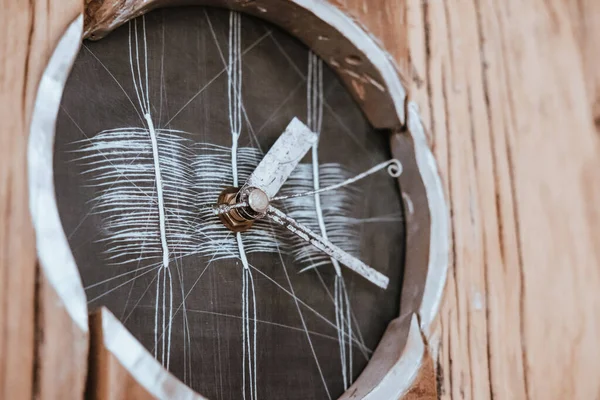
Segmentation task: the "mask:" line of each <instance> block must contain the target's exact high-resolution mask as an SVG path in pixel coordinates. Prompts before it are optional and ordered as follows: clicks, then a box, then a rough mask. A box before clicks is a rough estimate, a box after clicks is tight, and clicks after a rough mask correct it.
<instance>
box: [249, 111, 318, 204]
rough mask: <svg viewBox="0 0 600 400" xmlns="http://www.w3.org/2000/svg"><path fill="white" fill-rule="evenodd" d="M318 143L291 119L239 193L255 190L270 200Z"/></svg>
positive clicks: (305, 129)
mask: <svg viewBox="0 0 600 400" xmlns="http://www.w3.org/2000/svg"><path fill="white" fill-rule="evenodd" d="M317 140H318V136H317V134H316V133H314V132H312V131H311V130H310V129H309V128H308V126H306V125H304V124H303V123H302V122H300V120H299V119H298V118H294V119H293V120H292V122H290V123H289V125H288V126H287V128H285V131H284V132H283V133H282V134H281V136H279V139H277V141H276V142H275V144H274V145H273V146H272V147H271V149H270V150H269V151H268V152H267V154H266V155H265V156H264V158H263V159H262V160H261V162H260V163H259V164H258V166H257V167H256V169H255V170H254V172H252V174H251V175H250V177H249V178H248V180H247V181H246V183H244V186H243V187H242V190H241V191H242V192H243V191H244V190H245V189H246V188H257V189H260V190H261V191H262V192H263V193H264V194H266V195H267V197H268V200H271V199H272V198H273V197H275V195H276V194H277V192H279V189H281V186H282V185H283V184H284V183H285V181H287V179H288V178H289V176H290V174H291V173H292V171H293V170H294V169H295V168H296V166H297V165H298V163H300V160H301V159H302V158H303V157H304V156H305V155H306V153H308V151H309V150H310V149H311V148H312V146H313V145H314V144H315V143H316V142H317ZM250 206H252V204H250Z"/></svg>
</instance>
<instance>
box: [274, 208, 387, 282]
mask: <svg viewBox="0 0 600 400" xmlns="http://www.w3.org/2000/svg"><path fill="white" fill-rule="evenodd" d="M267 217H269V218H270V219H272V220H273V221H275V222H277V223H278V224H280V225H282V226H283V227H285V228H286V229H287V230H289V231H290V232H292V233H294V234H295V235H298V236H299V237H301V238H302V239H304V240H306V241H307V242H308V243H310V244H312V245H313V246H315V247H316V248H317V249H319V250H321V251H322V252H324V253H325V254H327V255H328V256H330V257H332V258H334V259H336V260H338V261H339V262H340V263H341V264H344V265H345V266H346V267H348V268H350V269H351V270H353V271H354V272H356V273H358V274H360V275H361V276H363V277H364V278H365V279H367V280H369V281H370V282H372V283H374V284H375V285H377V286H379V287H380V288H383V289H386V288H387V286H388V283H389V279H388V277H387V276H385V275H383V274H382V273H381V272H378V271H376V270H374V269H373V268H371V267H369V266H368V265H367V264H365V263H363V262H362V261H360V260H359V259H357V258H356V257H353V256H351V255H350V254H348V253H346V252H345V251H344V250H342V249H340V248H339V247H337V246H336V245H334V244H333V243H331V242H330V241H329V240H327V239H325V238H323V237H321V236H319V235H317V234H316V233H314V232H313V231H311V230H310V229H309V228H307V227H306V226H304V225H302V224H300V223H298V221H296V220H295V219H293V218H292V217H289V216H288V215H286V214H285V213H284V212H282V211H280V210H278V209H277V208H275V207H273V206H268V209H267Z"/></svg>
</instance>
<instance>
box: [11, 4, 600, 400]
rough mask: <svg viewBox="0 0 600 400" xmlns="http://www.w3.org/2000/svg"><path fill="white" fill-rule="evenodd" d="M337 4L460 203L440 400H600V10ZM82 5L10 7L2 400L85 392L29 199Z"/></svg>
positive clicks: (440, 358) (454, 206)
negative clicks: (374, 47) (37, 138)
mask: <svg viewBox="0 0 600 400" xmlns="http://www.w3.org/2000/svg"><path fill="white" fill-rule="evenodd" d="M331 1H333V2H335V3H336V4H337V5H339V7H341V8H342V9H344V10H347V12H348V13H349V14H351V15H352V16H354V17H355V18H356V19H357V20H358V21H360V22H361V23H362V24H363V25H364V26H365V27H366V28H367V29H368V30H370V31H371V32H372V33H373V34H374V35H375V36H377V37H378V38H380V40H381V42H382V43H383V45H384V46H385V48H386V49H387V50H388V51H389V52H390V53H391V54H392V55H393V56H394V57H395V58H396V60H397V62H398V65H399V68H400V70H401V72H402V74H403V75H404V76H405V77H406V78H407V81H408V82H410V87H409V92H410V97H411V99H412V100H414V101H416V102H417V103H418V104H419V106H420V107H421V111H422V115H423V119H424V122H425V125H426V126H427V127H428V129H429V133H430V142H431V146H432V148H433V150H434V154H435V156H436V158H437V161H438V164H439V168H440V171H441V174H442V178H443V181H444V184H445V189H446V194H447V197H448V199H449V202H450V207H451V219H452V221H451V223H452V252H451V254H450V255H449V257H450V259H451V271H450V274H449V280H448V285H447V290H446V295H445V300H444V306H443V308H442V311H441V315H440V321H439V324H438V331H437V332H438V335H437V338H438V339H439V342H440V343H439V352H438V353H437V354H434V365H435V366H436V368H437V376H438V385H439V387H438V389H439V394H440V396H441V398H443V399H449V398H453V399H462V398H468V399H491V398H496V399H498V398H501V399H523V398H531V399H586V400H587V399H598V398H600V379H599V378H600V345H599V344H598V343H597V340H598V337H600V66H599V65H598V64H599V63H600V2H598V1H597V0H578V1H574V0H573V1H570V0H529V1H520V0H347V1H343V0H331ZM82 7H83V4H82V3H81V0H60V1H59V0H54V1H51V2H47V1H42V0H31V1H30V2H24V1H21V0H2V1H1V2H0V9H1V10H2V12H1V13H0V32H1V36H0V37H1V38H2V39H0V106H1V107H0V155H1V156H0V360H2V361H1V362H0V398H5V399H26V398H30V397H32V396H36V397H37V398H59V399H68V398H77V397H78V396H80V395H81V394H83V390H84V386H83V385H84V384H85V374H86V372H85V365H84V363H85V360H86V353H87V349H80V348H77V347H75V346H73V343H74V342H76V340H73V339H74V338H77V337H82V336H85V335H87V333H85V332H70V331H68V332H65V328H64V327H65V324H64V322H62V321H64V318H67V317H66V314H65V311H64V309H62V307H61V306H60V302H58V301H57V299H56V295H55V293H54V292H53V290H52V288H51V287H50V286H49V285H48V283H47V282H46V281H45V278H44V276H43V274H40V273H39V272H38V269H37V268H36V261H35V250H34V239H33V238H34V235H33V229H32V227H31V222H30V217H29V212H28V203H27V200H26V199H27V171H26V149H27V133H28V126H29V122H30V117H31V111H32V108H33V103H34V97H35V93H36V90H37V84H38V82H39V79H40V76H41V74H42V70H43V68H44V67H45V64H46V61H47V59H48V57H49V56H50V54H51V51H52V50H53V48H54V46H55V44H56V42H57V40H58V38H59V37H60V35H61V34H62V32H63V31H64V29H65V28H66V26H67V25H68V23H70V22H71V21H72V20H73V19H74V18H75V17H76V16H77V15H78V14H79V13H80V12H81V9H82ZM67 371H69V372H68V373H67ZM73 371H76V372H73Z"/></svg>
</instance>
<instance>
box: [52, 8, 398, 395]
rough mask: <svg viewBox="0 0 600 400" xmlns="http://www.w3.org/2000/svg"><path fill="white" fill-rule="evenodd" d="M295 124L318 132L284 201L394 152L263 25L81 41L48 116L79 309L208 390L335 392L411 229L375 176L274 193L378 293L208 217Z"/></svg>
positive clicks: (303, 248)
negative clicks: (109, 318)
mask: <svg viewBox="0 0 600 400" xmlns="http://www.w3.org/2000/svg"><path fill="white" fill-rule="evenodd" d="M294 117H298V118H299V119H300V120H302V121H303V122H304V123H305V124H307V125H308V126H309V127H310V128H311V129H312V130H313V131H315V132H317V133H318V134H319V143H318V147H315V148H314V149H312V150H311V151H309V153H308V155H307V156H306V157H305V158H304V159H303V160H302V163H301V165H299V166H298V167H297V168H296V169H295V171H294V172H293V174H292V176H291V177H290V179H289V180H288V181H287V182H286V184H285V185H284V187H283V188H282V189H281V192H280V193H281V194H282V195H286V194H287V195H289V194H293V193H303V192H308V191H311V190H314V189H315V187H316V186H315V185H319V187H326V186H329V185H333V184H337V183H340V182H342V181H344V180H345V179H347V178H350V177H352V176H355V175H357V174H359V173H361V172H363V171H365V170H368V169H369V168H371V167H373V166H374V165H377V164H379V163H381V162H384V161H386V160H388V159H390V149H389V141H388V135H387V134H386V133H385V132H378V131H375V130H374V129H373V128H372V127H371V126H370V125H369V123H368V121H367V120H366V119H365V117H364V116H363V114H362V113H361V111H360V109H359V108H358V107H357V105H356V104H355V103H354V101H353V100H352V98H351V97H350V95H349V94H348V92H347V91H346V90H345V88H344V87H343V86H342V85H341V84H340V81H339V80H338V79H337V77H336V76H335V75H334V74H333V73H332V72H331V71H330V70H329V69H328V68H327V66H326V65H324V64H323V63H322V62H321V60H319V59H318V58H317V57H316V56H314V55H313V54H312V53H310V52H309V50H308V49H307V48H306V47H305V46H304V45H303V44H301V43H300V42H298V41H297V40H295V39H294V38H292V37H290V36H289V35H287V34H286V33H284V32H282V31H281V30H279V29H278V28H276V27H274V26H271V25H268V24H266V23H264V22H263V21H260V20H258V19H254V18H249V17H246V16H240V15H238V14H231V13H230V12H229V11H225V10H220V9H210V8H199V7H198V8H179V9H164V10H158V11H155V12H152V13H150V14H148V15H146V16H144V17H140V18H138V19H136V20H133V21H131V22H130V23H128V24H125V25H124V26H122V27H121V28H119V29H117V30H116V31H114V32H113V33H111V34H110V35H109V36H107V37H106V38H104V39H102V40H101V41H98V42H88V41H86V42H84V43H83V47H82V49H81V52H80V54H79V57H78V58H77V60H76V62H75V65H74V67H73V71H72V73H71V76H70V78H69V81H68V83H67V86H66V90H65V93H64V97H63V100H62V105H61V111H60V113H59V117H58V123H57V132H56V144H55V161H54V169H55V183H56V192H57V193H56V194H57V199H58V205H59V210H60V214H61V219H62V222H63V226H64V229H65V232H66V234H67V236H68V239H69V243H70V246H71V249H72V251H73V253H74V256H75V259H76V261H77V265H78V268H79V270H80V272H81V275H82V279H83V283H84V286H85V289H86V294H87V298H88V301H89V307H90V309H94V308H97V307H100V306H106V307H108V308H109V309H110V310H111V311H112V312H113V313H114V314H115V315H116V316H117V318H119V319H120V320H121V321H122V323H123V324H124V325H125V326H126V327H127V328H128V329H129V330H130V331H131V332H132V333H133V335H134V336H135V337H136V338H137V339H138V340H139V341H140V342H141V343H142V344H143V345H144V346H145V347H146V348H147V350H148V351H149V352H150V353H152V354H153V355H154V356H155V357H156V358H157V360H158V361H159V362H160V363H162V364H163V365H164V366H165V368H167V369H168V370H169V371H171V372H172V373H173V374H174V375H175V376H177V377H178V378H179V379H180V380H182V381H183V382H184V383H186V384H187V385H189V386H190V387H191V388H193V389H194V390H196V391H198V392H199V393H201V394H202V395H204V396H207V397H208V398H211V399H240V398H247V399H252V398H267V399H303V400H304V399H326V398H336V397H338V396H339V395H340V394H341V393H343V391H344V389H345V388H346V387H348V386H349V385H350V384H351V382H352V380H353V379H355V378H356V377H357V376H358V375H359V374H360V372H361V371H362V369H363V368H364V367H365V365H366V364H367V362H368V360H369V357H370V355H371V354H372V350H373V349H374V348H375V347H376V345H377V343H378V342H379V340H380V338H381V336H382V334H383V332H384V330H385V328H386V326H387V324H388V322H389V321H390V320H392V319H393V318H395V317H396V316H397V315H398V310H399V305H400V301H399V299H400V287H401V277H402V274H403V257H404V223H403V211H402V207H401V199H400V191H399V188H398V183H397V180H396V179H393V178H391V177H390V176H389V175H388V174H387V173H386V172H385V170H382V171H380V172H378V173H376V174H373V175H370V176H369V177H367V178H365V179H363V180H361V181H359V182H357V183H355V184H352V185H349V186H345V187H343V188H341V189H338V190H334V191H329V192H325V193H322V194H320V195H309V196H303V197H297V198H289V199H286V200H281V201H279V202H277V206H278V207H279V208H280V209H281V210H283V211H284V212H286V213H287V214H288V215H290V216H292V217H293V218H295V219H297V220H298V221H299V222H301V223H303V224H305V225H306V226H308V227H310V228H311V229H312V230H313V231H315V232H317V233H319V234H324V235H326V236H327V237H328V238H329V240H330V241H331V242H333V243H334V244H336V245H337V246H339V247H340V248H342V249H343V250H345V251H347V252H348V253H350V254H352V255H353V256H355V257H357V258H359V259H360V260H362V261H364V262H365V263H367V264H368V265H370V266H372V267H373V268H375V269H376V270H378V271H380V272H382V273H383V274H385V275H386V276H387V277H389V279H390V284H389V287H388V288H387V289H386V290H382V289H380V288H378V287H376V286H375V285H373V284H371V283H370V282H368V281H367V280H365V279H364V278H362V277H361V276H359V275H357V274H356V273H354V272H352V271H350V270H349V269H348V268H345V267H344V266H342V267H341V271H342V273H341V275H338V274H337V273H336V270H335V268H334V265H333V264H332V261H331V260H330V259H329V257H328V256H326V255H324V254H323V253H321V252H320V251H319V250H317V249H316V248H314V247H312V246H311V245H310V244H307V243H306V242H304V241H302V240H301V239H299V238H297V237H295V236H294V235H292V234H291V233H290V232H288V231H286V230H285V229H281V228H280V227H278V226H276V225H274V224H272V223H269V222H267V221H259V222H258V223H256V224H255V226H254V227H253V228H252V229H251V230H249V231H248V232H244V233H242V234H240V237H239V238H238V237H237V234H235V233H233V232H231V231H229V230H227V228H225V226H223V225H222V224H221V223H220V222H219V219H218V218H217V217H215V216H214V215H213V214H212V212H211V207H212V205H214V204H215V202H216V200H217V198H218V196H219V193H220V192H221V191H222V190H223V188H225V187H228V186H235V184H236V180H235V179H234V175H235V176H237V184H238V186H239V185H240V184H241V183H243V182H244V181H245V179H246V178H247V177H248V175H249V174H250V173H251V172H252V171H253V169H254V168H255V167H256V165H257V164H258V163H259V162H260V160H261V159H262V157H263V156H264V154H265V153H266V152H267V151H268V150H269V149H270V148H271V146H272V145H273V143H274V142H275V141H276V140H277V138H278V137H279V136H280V135H281V133H282V132H283V131H284V129H285V127H286V126H287V125H288V123H289V122H290V121H291V120H292V119H293V118H294Z"/></svg>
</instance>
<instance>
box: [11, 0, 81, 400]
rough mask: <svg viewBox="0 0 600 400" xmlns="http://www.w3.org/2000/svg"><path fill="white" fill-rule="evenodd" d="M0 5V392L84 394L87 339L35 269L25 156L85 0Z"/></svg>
mask: <svg viewBox="0 0 600 400" xmlns="http://www.w3.org/2000/svg"><path fill="white" fill-rule="evenodd" d="M1 7H2V13H0V22H1V24H0V25H1V26H2V28H1V29H2V38H3V39H2V45H1V46H0V71H2V73H0V104H1V105H2V107H1V111H0V148H1V149H2V150H1V152H2V157H0V210H1V211H0V226H2V229H1V232H2V233H0V255H1V256H0V310H1V311H0V360H2V363H0V398H7V399H8V398H13V399H16V398H18V399H26V398H30V397H32V396H36V397H37V398H72V395H75V396H79V395H80V393H82V392H83V385H84V382H85V368H82V366H85V363H86V356H85V354H86V353H87V345H86V343H85V340H84V341H83V342H81V341H80V340H81V335H80V332H77V329H76V328H74V329H71V326H74V324H73V322H72V321H71V320H70V318H69V317H68V316H67V314H66V312H65V310H64V307H62V306H60V300H58V298H57V296H56V293H55V292H54V289H53V288H52V287H51V285H50V284H49V283H48V281H47V279H46V276H45V275H44V274H43V273H41V271H40V270H39V269H37V268H36V261H35V259H36V258H35V244H34V235H33V229H32V227H31V218H30V214H29V203H28V200H27V167H26V165H27V157H26V154H27V138H28V132H29V125H30V120H31V115H32V110H33V104H34V100H35V95H36V92H37V87H38V82H39V80H40V77H41V75H42V73H43V70H44V68H45V67H46V63H47V61H48V59H49V57H50V55H51V54H52V52H53V50H54V47H55V46H56V43H57V41H58V39H59V38H60V37H61V35H62V34H63V32H64V31H65V29H66V28H67V26H68V25H69V24H70V23H71V22H72V21H73V20H74V19H75V18H76V17H77V15H78V14H79V13H80V12H81V8H82V4H81V2H79V1H76V0H73V1H61V2H53V3H48V2H45V1H32V2H22V1H10V0H9V1H5V2H3V3H2V6H1ZM73 341H75V343H74V342H73ZM82 344H83V349H84V351H83V352H82V351H81V350H82V346H81V345H82ZM41 357H43V360H40V358H41Z"/></svg>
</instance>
